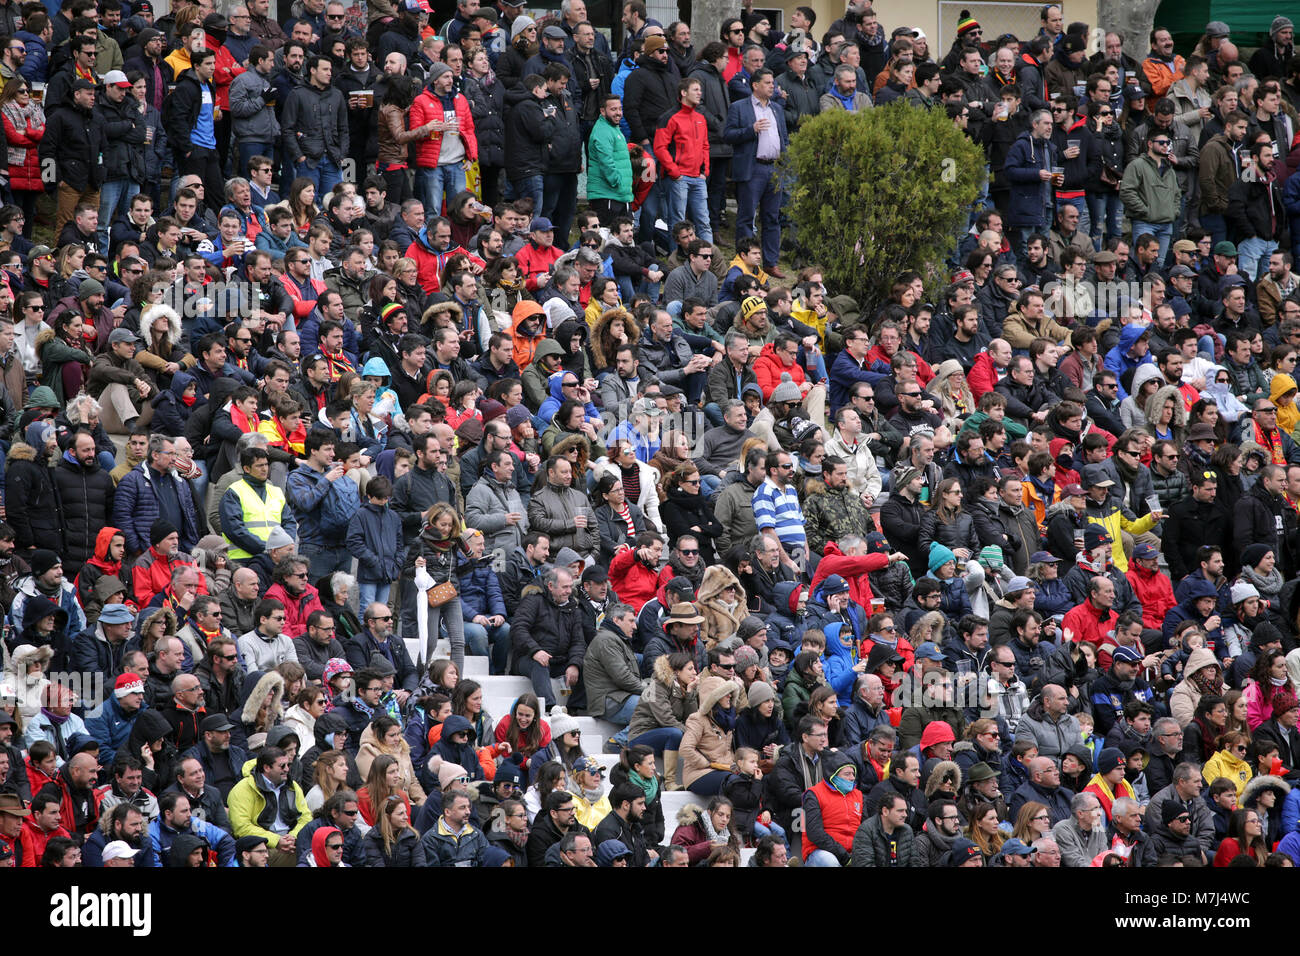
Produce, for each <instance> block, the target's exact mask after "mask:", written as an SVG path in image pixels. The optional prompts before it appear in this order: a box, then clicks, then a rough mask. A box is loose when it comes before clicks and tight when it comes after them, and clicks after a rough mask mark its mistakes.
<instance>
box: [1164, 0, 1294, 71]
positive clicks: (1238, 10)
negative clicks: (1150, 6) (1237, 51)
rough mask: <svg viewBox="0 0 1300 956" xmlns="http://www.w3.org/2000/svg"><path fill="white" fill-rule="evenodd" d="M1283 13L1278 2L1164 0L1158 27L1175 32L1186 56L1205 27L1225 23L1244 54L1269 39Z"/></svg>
mask: <svg viewBox="0 0 1300 956" xmlns="http://www.w3.org/2000/svg"><path fill="white" fill-rule="evenodd" d="M1281 12H1284V11H1282V10H1281V8H1280V6H1279V4H1278V3H1277V2H1276V0H1164V2H1163V3H1161V4H1160V9H1159V10H1158V11H1157V12H1156V24H1157V25H1158V26H1162V27H1168V28H1169V29H1170V30H1171V31H1173V34H1174V43H1175V45H1176V47H1177V50H1178V52H1179V53H1182V54H1183V55H1186V54H1187V53H1190V52H1191V50H1192V47H1194V46H1195V45H1196V41H1197V40H1199V39H1200V38H1201V35H1202V34H1203V33H1204V32H1205V24H1207V23H1209V22H1210V21H1211V20H1222V21H1223V22H1224V23H1226V24H1228V26H1230V27H1232V42H1233V43H1236V44H1237V46H1239V47H1241V48H1243V52H1244V51H1245V50H1248V49H1253V48H1254V47H1257V46H1260V45H1261V44H1263V43H1264V42H1265V41H1266V40H1267V39H1268V27H1269V24H1271V23H1272V22H1273V18H1274V17H1275V16H1277V15H1278V13H1281ZM1243 59H1244V57H1243Z"/></svg>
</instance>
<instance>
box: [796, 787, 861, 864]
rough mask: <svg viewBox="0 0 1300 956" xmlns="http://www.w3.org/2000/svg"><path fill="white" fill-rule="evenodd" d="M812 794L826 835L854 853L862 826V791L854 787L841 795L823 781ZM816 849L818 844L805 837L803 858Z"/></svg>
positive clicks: (847, 850)
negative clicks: (854, 844) (855, 839)
mask: <svg viewBox="0 0 1300 956" xmlns="http://www.w3.org/2000/svg"><path fill="white" fill-rule="evenodd" d="M810 792H811V793H812V794H813V796H815V797H816V798H817V804H818V806H820V807H821V811H822V829H823V830H825V831H826V835H827V836H828V837H830V838H831V839H832V840H834V841H835V842H836V843H838V844H839V845H840V846H842V847H844V849H845V851H846V852H848V853H852V852H853V837H854V834H856V833H857V832H858V827H859V826H860V825H861V824H862V791H861V790H859V789H858V788H857V787H854V788H853V789H852V790H850V791H849V792H848V793H840V792H839V791H838V790H835V789H833V788H832V787H831V786H830V784H828V783H827V782H826V781H825V780H823V781H822V782H821V783H819V784H817V786H815V787H813V788H812V790H811V791H810ZM816 849H818V846H817V844H815V843H813V841H812V840H810V839H809V838H808V837H807V836H805V837H804V840H803V858H804V859H805V860H806V859H808V857H809V856H810V855H811V854H812V851H813V850H816Z"/></svg>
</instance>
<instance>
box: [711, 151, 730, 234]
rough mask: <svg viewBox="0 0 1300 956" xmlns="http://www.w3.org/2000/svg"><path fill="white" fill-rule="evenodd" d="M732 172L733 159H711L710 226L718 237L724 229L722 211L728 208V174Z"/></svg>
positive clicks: (726, 157) (727, 157)
mask: <svg viewBox="0 0 1300 956" xmlns="http://www.w3.org/2000/svg"><path fill="white" fill-rule="evenodd" d="M729 172H731V157H730V156H724V157H722V158H721V159H715V158H713V157H712V156H710V157H709V179H708V187H707V188H708V190H709V225H710V226H711V227H712V228H713V234H714V235H715V236H716V235H717V234H718V232H719V231H720V230H721V229H722V211H723V210H724V209H726V208H727V174H728V173H729Z"/></svg>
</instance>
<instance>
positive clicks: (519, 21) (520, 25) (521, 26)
mask: <svg viewBox="0 0 1300 956" xmlns="http://www.w3.org/2000/svg"><path fill="white" fill-rule="evenodd" d="M535 26H537V21H536V20H534V19H533V18H532V17H522V16H521V17H515V22H514V23H512V24H510V42H511V43H513V42H514V41H515V38H516V37H518V36H519V34H521V33H523V32H524V31H525V30H527V29H528V28H529V27H535Z"/></svg>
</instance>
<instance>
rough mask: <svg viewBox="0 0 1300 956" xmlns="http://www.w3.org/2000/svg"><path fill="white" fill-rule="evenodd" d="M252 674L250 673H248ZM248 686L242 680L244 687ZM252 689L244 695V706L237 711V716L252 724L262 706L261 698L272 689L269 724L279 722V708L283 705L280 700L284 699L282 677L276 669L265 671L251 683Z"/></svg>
mask: <svg viewBox="0 0 1300 956" xmlns="http://www.w3.org/2000/svg"><path fill="white" fill-rule="evenodd" d="M249 676H252V675H249ZM248 686H249V683H248V681H245V682H244V687H245V688H247V687H248ZM252 688H253V689H252V690H251V691H250V692H249V693H248V694H247V696H245V697H244V707H243V709H242V710H241V711H240V712H239V718H240V720H242V721H243V722H244V723H246V724H252V723H255V722H256V721H257V712H258V710H260V709H261V707H262V700H263V699H264V698H265V697H266V695H267V694H270V693H271V692H272V691H274V696H273V697H272V698H271V714H270V725H274V724H277V723H279V722H280V710H281V708H282V707H283V704H282V703H281V701H282V700H283V699H284V678H283V677H281V676H280V674H279V673H278V672H277V671H273V670H270V671H267V672H266V673H264V674H262V676H260V677H259V678H258V679H257V683H255V684H253V685H252Z"/></svg>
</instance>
